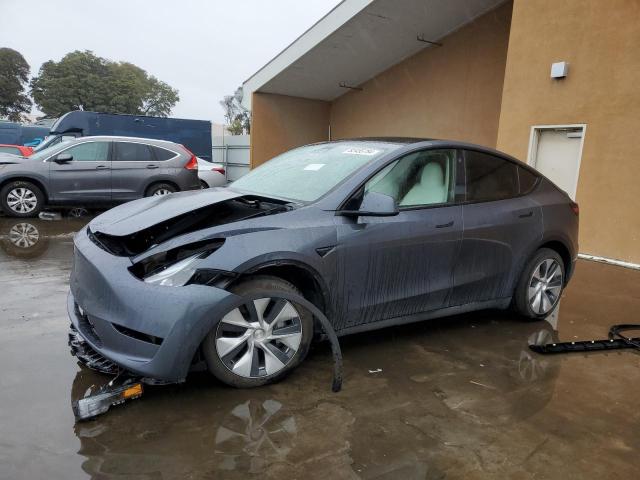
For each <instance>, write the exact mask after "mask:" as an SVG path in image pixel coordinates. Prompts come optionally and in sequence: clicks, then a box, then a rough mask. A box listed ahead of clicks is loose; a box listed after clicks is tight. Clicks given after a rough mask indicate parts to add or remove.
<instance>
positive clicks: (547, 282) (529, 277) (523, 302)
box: [513, 248, 565, 320]
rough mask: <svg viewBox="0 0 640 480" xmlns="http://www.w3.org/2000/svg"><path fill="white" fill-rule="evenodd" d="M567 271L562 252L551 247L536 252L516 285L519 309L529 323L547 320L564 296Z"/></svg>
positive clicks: (516, 299)
mask: <svg viewBox="0 0 640 480" xmlns="http://www.w3.org/2000/svg"><path fill="white" fill-rule="evenodd" d="M564 272H565V268H564V262H563V261H562V258H561V257H560V255H559V254H558V252H556V251H555V250H551V249H550V248H541V249H539V250H538V251H537V252H535V254H534V255H533V257H532V258H531V260H529V262H527V265H526V266H525V267H524V270H523V271H522V275H521V276H520V280H519V281H518V284H517V286H516V290H515V292H514V296H513V306H514V308H515V310H516V311H517V312H518V313H519V314H520V315H522V316H523V317H524V318H526V319H529V320H542V319H544V318H547V316H549V315H550V314H551V312H553V310H554V308H555V307H556V306H557V305H558V302H559V301H560V297H561V296H562V291H563V289H564ZM534 274H535V276H534Z"/></svg>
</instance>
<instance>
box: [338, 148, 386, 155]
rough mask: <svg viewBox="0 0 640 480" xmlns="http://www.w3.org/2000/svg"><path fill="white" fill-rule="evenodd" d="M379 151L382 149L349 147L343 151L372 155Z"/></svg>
mask: <svg viewBox="0 0 640 480" xmlns="http://www.w3.org/2000/svg"><path fill="white" fill-rule="evenodd" d="M378 152H380V150H376V149H375V148H347V149H346V150H345V151H344V152H342V153H347V154H349V155H366V156H368V157H370V156H372V155H375V154H376V153H378Z"/></svg>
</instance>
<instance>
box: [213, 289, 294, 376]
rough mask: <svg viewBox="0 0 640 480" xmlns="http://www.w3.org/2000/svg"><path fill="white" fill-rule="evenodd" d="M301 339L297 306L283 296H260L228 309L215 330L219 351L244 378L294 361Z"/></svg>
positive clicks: (266, 373)
mask: <svg viewBox="0 0 640 480" xmlns="http://www.w3.org/2000/svg"><path fill="white" fill-rule="evenodd" d="M301 342H302V321H301V319H300V314H299V313H298V310H297V309H296V308H295V307H294V306H293V304H292V303H291V302H289V301H287V300H285V299H283V298H259V299H257V300H253V301H249V302H247V303H245V304H244V305H242V306H240V307H238V308H235V309H233V310H231V311H230V312H229V313H227V314H226V315H225V316H224V317H223V318H222V320H220V323H219V324H218V328H217V330H216V353H217V354H218V358H220V360H221V361H222V363H223V364H224V365H225V366H226V367H227V368H228V369H229V370H230V371H231V372H232V373H234V374H236V375H238V376H240V377H244V378H261V377H267V376H270V375H274V374H276V373H278V372H280V371H281V370H282V369H283V368H285V367H286V366H287V365H289V364H290V363H291V361H292V360H293V358H294V357H295V355H296V353H297V352H298V350H299V348H300V344H301Z"/></svg>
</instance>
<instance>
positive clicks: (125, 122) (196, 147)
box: [36, 110, 211, 161]
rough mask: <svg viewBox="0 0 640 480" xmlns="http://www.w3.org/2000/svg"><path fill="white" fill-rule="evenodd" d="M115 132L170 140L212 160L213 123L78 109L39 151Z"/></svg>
mask: <svg viewBox="0 0 640 480" xmlns="http://www.w3.org/2000/svg"><path fill="white" fill-rule="evenodd" d="M93 135H114V136H121V137H139V138H153V139H156V140H169V141H171V142H175V143H180V144H182V145H184V146H185V147H187V148H188V149H189V150H191V152H193V153H194V154H195V155H196V156H197V157H200V158H202V159H205V160H208V161H211V122H208V121H206V120H187V119H182V118H163V117H147V116H144V115H125V114H115V113H100V112H85V111H81V110H76V111H73V112H68V113H65V114H64V115H62V116H61V117H60V118H59V119H58V120H57V121H56V122H55V123H54V124H53V125H52V126H51V131H50V132H49V137H48V138H47V139H46V140H45V141H44V142H43V143H41V144H40V145H38V147H37V148H36V151H38V150H43V149H45V148H48V147H50V146H52V145H55V144H57V143H59V142H62V141H65V140H68V139H73V138H76V137H88V136H93Z"/></svg>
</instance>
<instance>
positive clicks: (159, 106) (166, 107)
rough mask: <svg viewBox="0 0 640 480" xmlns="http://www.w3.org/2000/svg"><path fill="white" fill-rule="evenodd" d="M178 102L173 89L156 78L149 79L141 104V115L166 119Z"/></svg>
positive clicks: (178, 98)
mask: <svg viewBox="0 0 640 480" xmlns="http://www.w3.org/2000/svg"><path fill="white" fill-rule="evenodd" d="M178 100H180V97H179V96H178V91H177V90H176V89H175V88H171V87H170V86H169V85H167V84H166V83H164V82H163V81H161V80H158V79H157V78H156V77H149V82H148V83H147V90H146V92H145V95H144V100H143V102H142V113H144V114H145V115H153V116H155V117H166V116H168V115H169V114H170V113H171V109H172V108H173V106H174V105H175V104H176V103H178Z"/></svg>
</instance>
